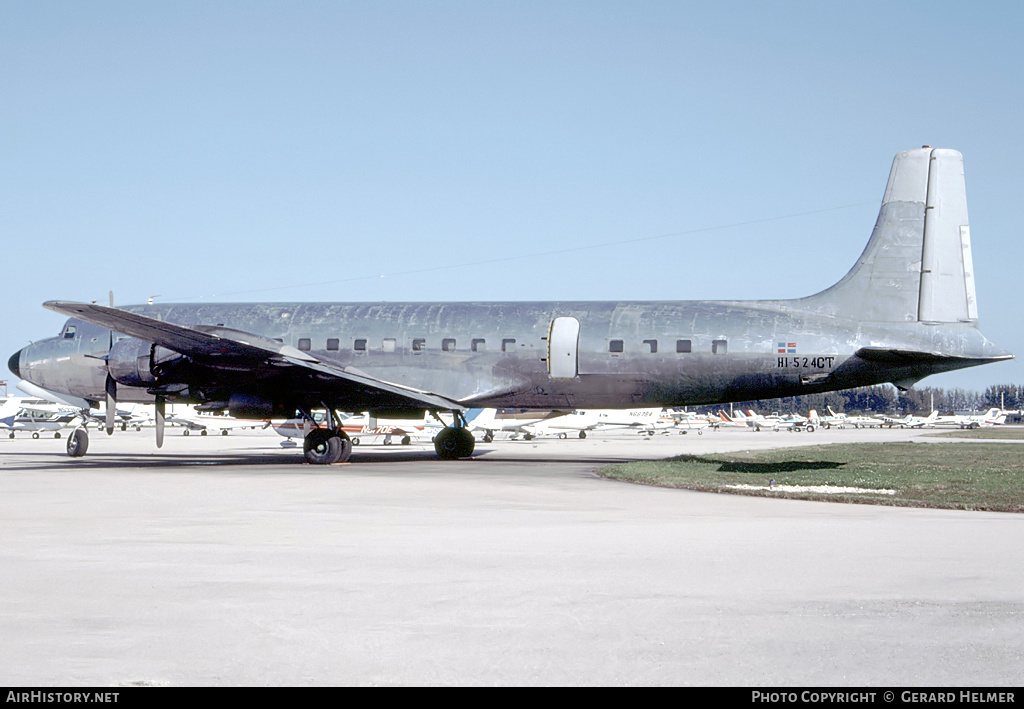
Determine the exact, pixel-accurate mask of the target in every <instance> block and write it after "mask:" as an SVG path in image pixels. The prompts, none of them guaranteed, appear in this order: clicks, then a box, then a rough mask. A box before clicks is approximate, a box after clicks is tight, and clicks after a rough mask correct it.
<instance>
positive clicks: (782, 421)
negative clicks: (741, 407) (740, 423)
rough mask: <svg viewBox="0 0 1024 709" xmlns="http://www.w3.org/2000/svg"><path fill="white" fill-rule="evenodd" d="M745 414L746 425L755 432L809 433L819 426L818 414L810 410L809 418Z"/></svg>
mask: <svg viewBox="0 0 1024 709" xmlns="http://www.w3.org/2000/svg"><path fill="white" fill-rule="evenodd" d="M747 414H748V415H747V417H746V419H745V421H746V424H747V426H749V427H750V428H752V429H754V430H755V431H760V430H761V429H768V428H770V429H771V430H773V431H807V432H808V433H811V432H813V431H814V429H815V427H816V426H818V425H819V420H818V412H817V411H815V410H814V409H811V415H810V416H809V417H808V416H800V415H799V414H789V415H788V416H779V415H778V414H773V415H772V416H761V415H759V414H756V413H754V412H753V411H748V412H747Z"/></svg>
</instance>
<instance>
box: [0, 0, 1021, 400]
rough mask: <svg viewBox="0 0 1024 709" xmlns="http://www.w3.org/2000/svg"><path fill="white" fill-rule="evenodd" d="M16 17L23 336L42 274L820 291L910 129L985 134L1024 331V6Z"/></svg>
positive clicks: (404, 293) (370, 5) (1008, 272)
mask: <svg viewBox="0 0 1024 709" xmlns="http://www.w3.org/2000/svg"><path fill="white" fill-rule="evenodd" d="M0 17H2V22H0V95H2V96H3V97H4V100H3V101H2V102H0V148H2V151H3V152H2V156H3V159H2V161H0V254H2V256H3V261H4V268H3V273H4V282H5V284H6V286H7V287H6V288H5V289H4V292H5V294H6V297H5V306H6V307H4V308H3V311H2V312H3V317H2V323H3V327H2V328H0V352H3V353H4V354H3V356H4V361H5V360H6V357H7V356H8V355H9V354H10V353H13V352H14V351H15V350H16V349H18V348H20V347H22V346H24V345H25V344H27V342H28V341H29V340H33V339H40V338H43V337H47V336H51V335H54V334H56V332H57V330H58V329H59V327H60V325H61V323H62V322H63V320H64V318H63V317H61V316H58V315H56V314H54V313H50V312H49V311H46V310H44V309H42V308H41V307H40V304H41V303H42V302H43V301H44V300H49V299H69V300H86V301H91V300H99V301H103V302H105V301H106V299H107V292H108V290H113V291H114V296H115V300H116V301H117V302H118V303H136V302H144V301H145V300H146V299H147V298H148V297H149V296H152V295H158V296H160V298H159V300H165V301H166V300H208V301H244V300H340V301H362V300H370V301H379V300H387V301H401V300H538V299H551V300H556V299H572V300H576V299H583V300H603V299H722V298H788V297H798V296H802V295H809V294H811V293H814V292H817V291H819V290H821V289H823V288H825V287H827V286H829V285H831V284H832V283H833V282H835V281H836V280H838V279H839V278H840V277H841V276H842V275H843V274H844V273H846V271H847V270H848V269H849V267H850V266H851V265H852V264H853V262H854V261H855V260H856V258H857V256H858V255H859V254H860V252H861V250H862V249H863V247H864V244H865V243H866V241H867V239H868V236H869V235H870V233H871V229H872V227H873V225H874V221H875V217H876V215H877V211H878V203H879V201H880V199H881V196H882V192H883V190H884V187H885V181H886V179H887V177H888V171H889V167H890V164H891V161H892V158H893V155H894V154H895V153H896V152H898V151H900V150H904V149H907V148H915V147H919V146H921V145H923V144H929V145H933V146H936V147H948V148H954V149H956V150H959V151H961V152H962V153H963V154H964V160H965V170H966V178H967V191H968V205H969V210H970V219H971V234H972V237H973V247H974V263H975V272H976V279H977V287H978V300H979V312H980V317H981V325H982V329H983V331H984V332H985V333H986V334H987V335H988V337H989V338H990V339H992V340H993V341H995V342H996V343H997V344H999V345H1000V346H1002V347H1004V348H1006V349H1009V350H1010V351H1013V352H1015V353H1017V354H1018V355H1019V356H1024V334H1022V333H1021V327H1020V323H1021V318H1020V316H1019V314H1018V311H1019V308H1020V301H1021V287H1020V286H1021V277H1020V275H1021V263H1022V258H1024V245H1022V240H1021V239H1020V237H1019V229H1018V227H1017V219H1018V218H1019V217H1018V211H1019V210H1018V209H1017V205H1018V204H1019V202H1020V195H1021V191H1022V187H1024V177H1022V175H1021V171H1020V170H1018V169H1017V166H1020V165H1022V164H1024V154H1022V153H1024V148H1022V147H1021V145H1022V144H1021V141H1020V140H1019V139H1018V137H1017V132H1018V131H1019V130H1020V128H1021V126H1022V125H1024V120H1022V118H1024V111H1022V95H1024V91H1022V89H1024V56H1022V55H1024V42H1021V41H1020V38H1021V35H1020V27H1021V26H1022V20H1024V10H1021V9H1019V8H1017V6H1016V5H1014V4H1009V3H974V4H967V3H961V2H955V3H954V2H936V1H935V0H931V1H929V2H904V3H874V2H861V3H826V2H770V3H730V2H721V3H706V2H701V3H687V2H680V1H676V2H655V1H646V2H645V1H642V0H640V1H637V0H632V1H630V2H626V1H622V2H602V1H600V0H586V1H585V2H575V1H573V2H569V1H563V2H558V1H553V0H548V1H545V2H530V1H528V0H515V1H513V2H499V1H494V2H487V1H483V0H478V1H476V2H446V1H444V0H438V1H434V2H387V1H382V0H378V1H377V2H341V1H339V2H301V1H299V2H296V1H294V0H293V1H289V2H259V1H255V0H247V1H245V2H228V1H222V2H217V1H212V2H211V1H207V2H189V1H182V0H177V1H176V2H174V3H156V2H149V3H146V2H104V1H102V0H98V1H96V2H89V3H81V2H22V1H21V0H13V1H11V2H7V3H5V4H4V8H3V11H2V15H0ZM1022 366H1024V365H1022V364H1021V363H1020V362H1019V361H1015V362H1012V363H1002V364H997V365H990V366H987V367H980V368H975V369H974V370H967V371H965V372H960V373H953V374H945V375H940V376H936V377H931V378H929V379H927V380H925V382H924V383H923V385H932V386H942V387H946V388H953V387H963V388H967V389H975V390H983V389H984V388H985V387H986V386H988V385H989V384H995V383H1008V382H1015V383H1022V382H1024V370H1022ZM0 378H2V375H0ZM8 378H9V379H10V377H8ZM12 393H13V392H12Z"/></svg>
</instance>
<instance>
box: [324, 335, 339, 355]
mask: <svg viewBox="0 0 1024 709" xmlns="http://www.w3.org/2000/svg"><path fill="white" fill-rule="evenodd" d="M340 344H341V343H340V342H339V341H338V338H337V337H328V338H327V351H328V352H337V351H338V345H340Z"/></svg>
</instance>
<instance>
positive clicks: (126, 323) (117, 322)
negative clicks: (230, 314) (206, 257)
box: [43, 300, 466, 411]
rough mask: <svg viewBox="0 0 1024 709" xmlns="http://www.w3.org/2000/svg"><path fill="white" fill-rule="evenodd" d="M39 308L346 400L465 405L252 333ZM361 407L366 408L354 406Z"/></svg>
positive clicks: (51, 304)
mask: <svg viewBox="0 0 1024 709" xmlns="http://www.w3.org/2000/svg"><path fill="white" fill-rule="evenodd" d="M43 307H45V308H48V309H50V310H53V311H55V312H58V313H62V314H64V315H68V316H70V317H74V318H78V319H80V320H84V321H86V322H90V323H93V324H95V325H99V326H101V327H105V328H108V329H110V330H113V331H115V332H120V333H124V334H125V335H130V336H131V337H136V338H138V339H140V340H145V341H147V342H152V343H154V344H157V345H160V346H162V347H166V348H167V349H170V350H174V351H175V352H178V353H180V354H183V355H185V356H186V357H189V358H190V359H193V360H195V361H196V362H198V363H200V364H203V365H207V366H211V367H218V366H221V367H225V368H230V369H231V370H232V371H235V372H237V371H239V370H242V371H245V370H246V369H251V370H252V371H253V373H254V374H255V373H257V372H259V371H261V370H263V369H265V368H266V367H268V366H271V367H274V368H275V370H276V371H278V372H282V373H283V374H285V375H286V376H289V377H291V378H293V379H297V380H301V383H302V384H304V385H305V387H303V388H307V389H310V390H317V391H322V392H324V393H325V394H332V395H334V396H335V397H340V398H341V399H343V400H346V401H352V402H356V401H359V402H363V403H365V402H371V401H374V400H378V401H380V402H381V403H382V404H385V405H387V406H413V407H424V408H433V409H445V410H457V411H461V410H463V409H464V408H466V407H465V406H463V405H462V404H459V403H458V402H456V401H453V400H451V399H448V398H446V397H444V396H440V395H438V394H433V393H431V392H426V391H420V390H418V389H413V388H411V387H406V386H402V385H400V384H394V383H391V382H386V381H384V380H382V379H377V378H375V377H372V376H370V375H368V374H366V373H364V372H360V371H358V370H355V369H353V368H351V367H343V366H341V365H339V364H336V363H334V362H330V361H325V360H321V359H318V358H317V357H314V356H313V355H311V354H310V353H309V352H302V351H300V350H297V349H295V348H294V347H290V346H288V345H284V344H281V343H280V342H277V341H276V340H271V339H268V338H265V337H263V336H261V335H256V334H254V333H249V332H243V331H241V330H234V329H231V328H225V327H217V326H209V325H196V326H193V327H187V326H184V325H177V324H174V323H169V322H164V321H162V320H156V319H154V318H149V317H146V316H144V315H138V314H137V313H132V312H129V311H126V310H121V309H118V308H110V307H107V306H104V305H97V304H95V303H73V302H65V301H56V300H51V301H47V302H46V303H43ZM363 408H366V406H359V407H356V409H363ZM356 409H353V410H356Z"/></svg>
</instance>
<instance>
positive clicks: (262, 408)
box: [228, 393, 295, 420]
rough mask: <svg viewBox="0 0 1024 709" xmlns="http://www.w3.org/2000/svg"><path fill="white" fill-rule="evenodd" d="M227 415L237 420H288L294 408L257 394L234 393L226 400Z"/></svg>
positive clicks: (293, 412)
mask: <svg viewBox="0 0 1024 709" xmlns="http://www.w3.org/2000/svg"><path fill="white" fill-rule="evenodd" d="M228 413H229V414H231V415H232V416H234V417H235V418H237V419H260V420H263V419H271V418H289V417H291V416H294V415H295V408H294V407H292V408H289V407H287V406H286V405H285V404H283V403H281V402H280V401H275V400H274V399H268V398H267V397H265V396H259V395H258V394H244V393H235V394H232V395H231V396H230V397H229V398H228Z"/></svg>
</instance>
